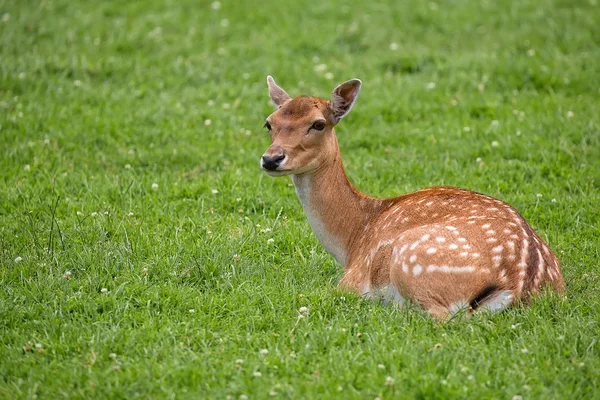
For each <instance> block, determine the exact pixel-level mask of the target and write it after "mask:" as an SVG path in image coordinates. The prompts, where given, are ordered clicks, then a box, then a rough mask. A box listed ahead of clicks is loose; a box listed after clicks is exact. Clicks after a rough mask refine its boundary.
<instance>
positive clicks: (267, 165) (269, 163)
mask: <svg viewBox="0 0 600 400" xmlns="http://www.w3.org/2000/svg"><path fill="white" fill-rule="evenodd" d="M284 158H285V154H283V153H277V154H274V155H266V154H264V155H263V156H262V167H263V168H264V169H267V170H269V171H275V170H276V169H277V167H279V165H280V164H281V162H282V161H283V160H284Z"/></svg>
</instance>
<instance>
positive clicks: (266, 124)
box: [263, 121, 271, 131]
mask: <svg viewBox="0 0 600 400" xmlns="http://www.w3.org/2000/svg"><path fill="white" fill-rule="evenodd" d="M263 128H267V130H269V131H270V130H271V124H270V123H269V121H266V122H265V125H264V126H263Z"/></svg>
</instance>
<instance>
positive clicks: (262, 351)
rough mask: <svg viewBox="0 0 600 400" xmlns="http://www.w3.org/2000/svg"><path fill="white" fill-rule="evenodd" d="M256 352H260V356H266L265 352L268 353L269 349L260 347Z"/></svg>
mask: <svg viewBox="0 0 600 400" xmlns="http://www.w3.org/2000/svg"><path fill="white" fill-rule="evenodd" d="M258 354H260V355H261V356H263V357H264V356H266V355H267V354H269V350H267V349H261V350H260V351H259V352H258Z"/></svg>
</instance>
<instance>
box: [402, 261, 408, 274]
mask: <svg viewBox="0 0 600 400" xmlns="http://www.w3.org/2000/svg"><path fill="white" fill-rule="evenodd" d="M402 272H404V273H405V274H408V265H407V264H406V263H402Z"/></svg>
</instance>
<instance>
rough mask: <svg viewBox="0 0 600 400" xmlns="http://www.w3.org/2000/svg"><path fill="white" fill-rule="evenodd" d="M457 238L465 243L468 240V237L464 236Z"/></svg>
mask: <svg viewBox="0 0 600 400" xmlns="http://www.w3.org/2000/svg"><path fill="white" fill-rule="evenodd" d="M456 240H458V241H459V242H461V243H465V242H466V241H467V239H465V238H464V237H459V238H458V239H456Z"/></svg>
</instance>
